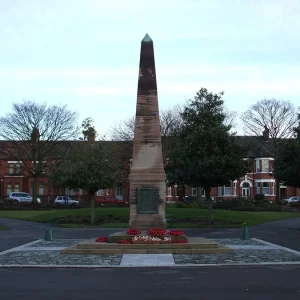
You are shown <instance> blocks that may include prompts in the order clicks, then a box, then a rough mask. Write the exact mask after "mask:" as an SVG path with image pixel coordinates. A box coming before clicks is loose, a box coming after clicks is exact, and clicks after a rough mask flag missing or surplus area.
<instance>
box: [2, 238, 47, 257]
mask: <svg viewBox="0 0 300 300" xmlns="http://www.w3.org/2000/svg"><path fill="white" fill-rule="evenodd" d="M40 241H43V240H42V239H40V240H36V241H33V242H30V243H27V244H24V245H21V246H18V247H15V248H11V249H8V250H5V251H2V252H0V255H4V254H6V253H9V252H15V251H22V250H23V249H24V248H26V247H28V246H31V245H34V244H37V243H39V242H40Z"/></svg>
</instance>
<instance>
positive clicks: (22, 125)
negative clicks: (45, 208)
mask: <svg viewBox="0 0 300 300" xmlns="http://www.w3.org/2000/svg"><path fill="white" fill-rule="evenodd" d="M76 123H77V114H76V113H75V112H72V111H69V110H67V108H66V106H57V105H53V106H48V105H47V104H38V103H35V102H32V101H24V102H23V103H14V104H13V109H12V112H11V113H8V114H7V115H6V116H5V117H1V118H0V137H1V138H2V139H4V140H5V141H3V142H2V143H1V149H0V151H1V153H2V154H3V155H5V157H7V158H8V159H11V160H14V161H18V162H19V163H20V164H21V166H22V169H23V170H24V171H26V172H27V173H28V175H29V176H30V177H31V178H32V179H33V184H32V198H33V202H36V201H37V198H36V185H37V181H38V179H39V178H40V177H42V176H44V174H45V171H46V168H47V162H50V161H51V160H53V158H54V157H56V158H57V155H58V154H59V153H60V152H61V151H58V150H59V149H58V148H59V141H62V140H70V139H75V137H76V135H77V127H76Z"/></svg>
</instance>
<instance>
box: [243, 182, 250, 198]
mask: <svg viewBox="0 0 300 300" xmlns="http://www.w3.org/2000/svg"><path fill="white" fill-rule="evenodd" d="M242 196H243V197H249V196H250V184H249V182H244V183H243V188H242Z"/></svg>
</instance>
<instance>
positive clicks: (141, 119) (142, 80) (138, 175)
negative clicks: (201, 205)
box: [129, 34, 166, 229]
mask: <svg viewBox="0 0 300 300" xmlns="http://www.w3.org/2000/svg"><path fill="white" fill-rule="evenodd" d="M129 180H130V221H129V227H130V228H137V229H148V228H153V227H157V228H165V227H166V220H165V198H166V191H165V189H166V184H165V180H166V174H165V170H164V166H163V154H162V141H161V134H160V122H159V109H158V98H157V84H156V72H155V61H154V48H153V41H152V39H151V38H150V37H149V35H148V34H146V35H145V37H144V38H143V40H142V42H141V54H140V68H139V78H138V91H137V103H136V118H135V129H134V140H133V155H132V166H131V170H130V175H129Z"/></svg>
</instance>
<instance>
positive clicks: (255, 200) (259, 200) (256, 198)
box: [254, 194, 265, 204]
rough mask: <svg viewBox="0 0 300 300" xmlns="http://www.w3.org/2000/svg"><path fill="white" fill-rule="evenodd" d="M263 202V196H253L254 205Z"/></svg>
mask: <svg viewBox="0 0 300 300" xmlns="http://www.w3.org/2000/svg"><path fill="white" fill-rule="evenodd" d="M264 201H265V195H264V194H256V195H255V196H254V202H255V203H256V204H261V203H263V202H264Z"/></svg>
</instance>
